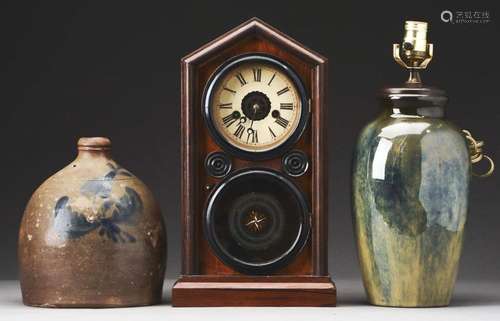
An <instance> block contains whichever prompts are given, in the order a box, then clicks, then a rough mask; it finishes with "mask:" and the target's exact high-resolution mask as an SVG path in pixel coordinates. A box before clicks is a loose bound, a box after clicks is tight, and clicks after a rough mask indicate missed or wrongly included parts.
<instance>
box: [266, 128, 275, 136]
mask: <svg viewBox="0 0 500 321" xmlns="http://www.w3.org/2000/svg"><path fill="white" fill-rule="evenodd" d="M267 128H268V129H269V132H270V133H271V136H273V138H276V134H275V133H274V132H273V130H272V129H271V127H267Z"/></svg>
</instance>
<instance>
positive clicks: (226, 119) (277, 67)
mask: <svg viewBox="0 0 500 321" xmlns="http://www.w3.org/2000/svg"><path fill="white" fill-rule="evenodd" d="M209 88H210V89H209V92H210V95H209V96H210V97H206V106H205V108H206V111H208V114H209V119H208V122H210V125H211V127H212V128H213V129H214V131H215V133H216V135H217V136H218V137H220V138H222V140H223V141H224V143H225V145H229V146H230V147H232V149H236V150H239V151H243V152H246V153H255V154H256V153H265V152H269V151H271V150H275V149H277V148H278V147H280V146H282V145H283V144H285V143H286V142H288V141H290V140H291V138H292V136H295V137H294V138H295V139H297V138H298V136H300V134H301V132H302V129H303V128H300V126H301V125H302V124H303V125H305V122H304V118H307V113H308V111H307V110H304V108H305V106H304V101H306V100H305V90H304V89H303V86H302V84H301V83H300V80H299V79H298V77H297V76H296V75H295V74H294V73H293V71H291V69H290V68H289V67H287V66H285V65H283V64H282V63H280V62H278V61H276V60H274V59H273V58H270V57H267V56H247V57H244V58H243V59H241V60H237V61H236V62H233V63H232V64H231V65H230V66H229V68H226V69H225V70H224V69H223V70H222V71H220V72H219V74H217V77H216V79H214V80H212V82H210V83H209Z"/></svg>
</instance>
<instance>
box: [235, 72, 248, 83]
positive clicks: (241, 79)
mask: <svg viewBox="0 0 500 321" xmlns="http://www.w3.org/2000/svg"><path fill="white" fill-rule="evenodd" d="M236 78H238V81H239V82H240V84H241V85H242V86H245V85H246V84H247V81H246V80H245V78H244V77H243V75H242V74H241V72H239V73H237V74H236Z"/></svg>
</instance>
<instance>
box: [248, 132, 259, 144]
mask: <svg viewBox="0 0 500 321" xmlns="http://www.w3.org/2000/svg"><path fill="white" fill-rule="evenodd" d="M250 138H251V140H250ZM249 141H251V142H252V143H258V142H259V137H257V130H255V129H252V130H250V129H248V134H247V143H248V142H249Z"/></svg>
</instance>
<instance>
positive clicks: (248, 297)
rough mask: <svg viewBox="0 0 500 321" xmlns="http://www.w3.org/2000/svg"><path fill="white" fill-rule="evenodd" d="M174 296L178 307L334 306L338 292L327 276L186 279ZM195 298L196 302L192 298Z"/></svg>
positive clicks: (181, 281) (186, 277)
mask: <svg viewBox="0 0 500 321" xmlns="http://www.w3.org/2000/svg"><path fill="white" fill-rule="evenodd" d="M174 293H175V295H173V297H172V305H174V306H176V307H200V306H208V307H217V306H318V307H321V306H335V304H336V289H335V285H334V284H333V283H332V282H331V280H330V278H329V277H325V276H311V275H304V276H293V277H290V276H272V277H266V276H229V277H227V276H226V277H220V276H185V277H182V278H181V279H180V280H179V281H177V283H176V285H175V288H174ZM193 298H196V299H193Z"/></svg>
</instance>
